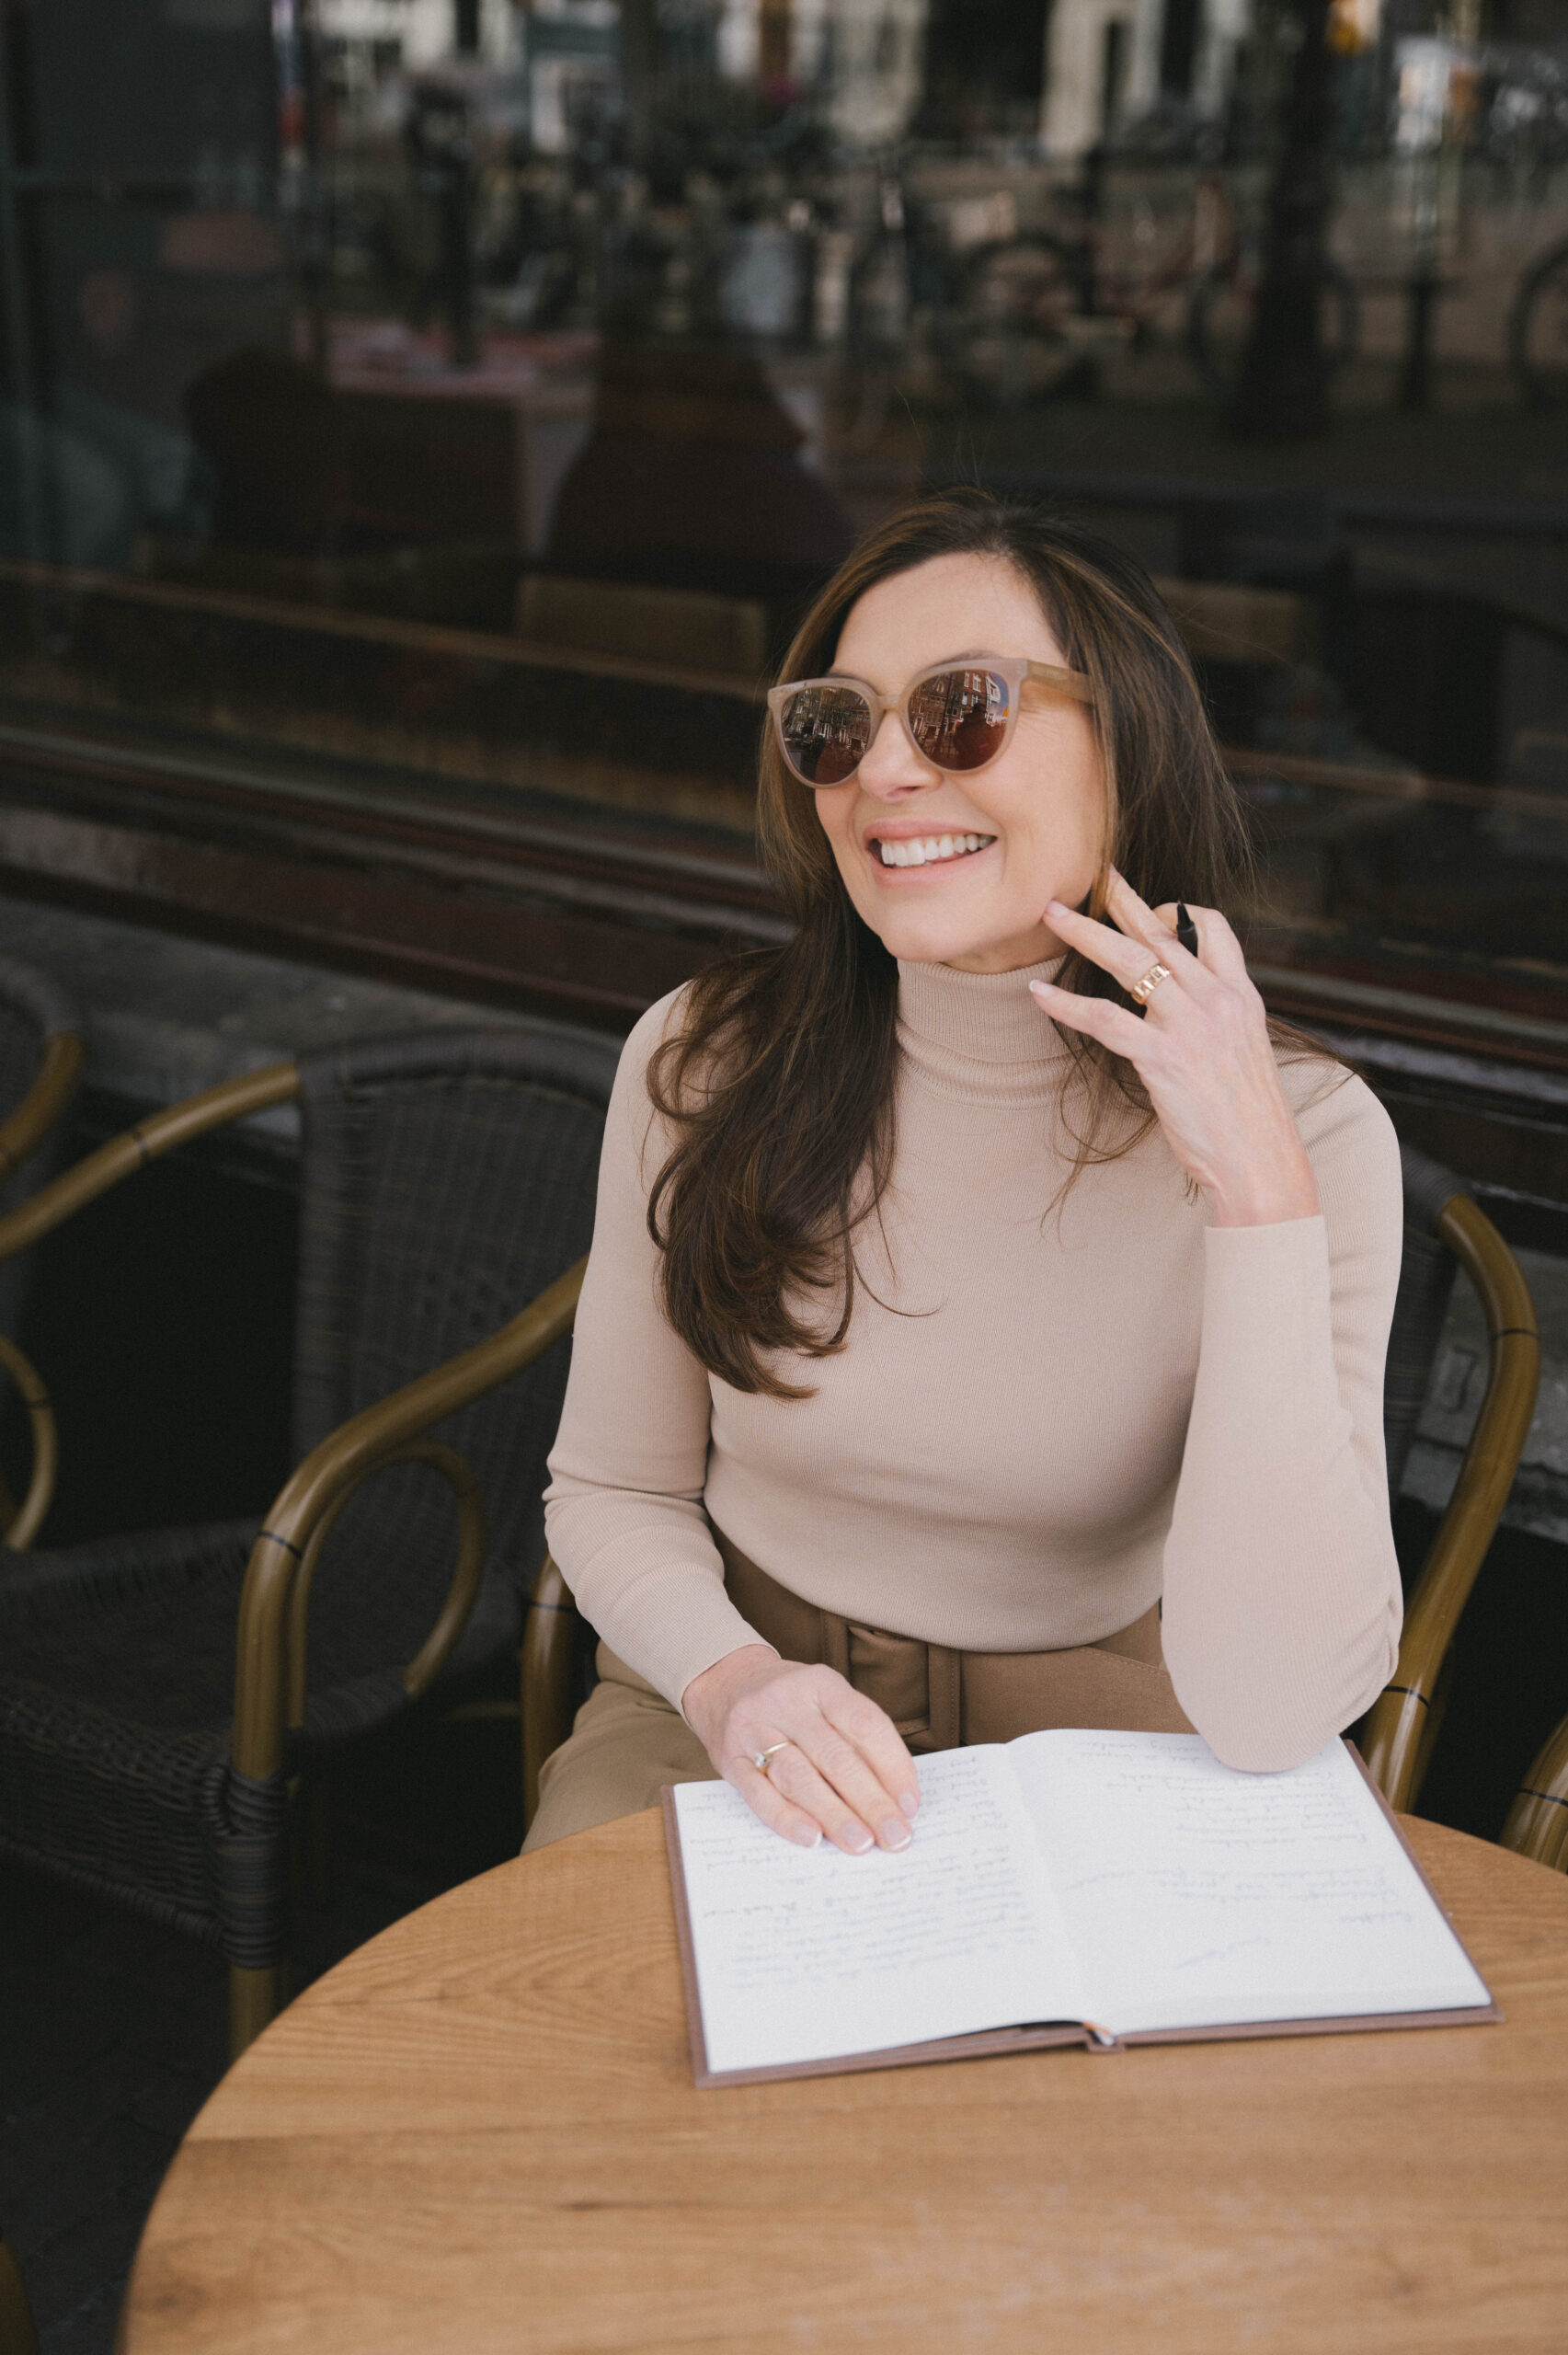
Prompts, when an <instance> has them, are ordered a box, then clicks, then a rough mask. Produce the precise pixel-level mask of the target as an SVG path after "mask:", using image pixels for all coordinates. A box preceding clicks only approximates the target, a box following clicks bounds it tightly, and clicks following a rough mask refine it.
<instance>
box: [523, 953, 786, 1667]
mask: <svg viewBox="0 0 1568 2355" xmlns="http://www.w3.org/2000/svg"><path fill="white" fill-rule="evenodd" d="M678 1000H679V993H677V994H676V995H675V996H674V997H670V998H664V999H662V1000H661V1001H660V1002H659V1004H658V1005H655V1006H651V1007H650V1008H649V1010H648V1012H647V1014H645V1015H644V1017H643V1018H642V1020H641V1021H640V1022H639V1023H638V1024H637V1027H636V1028H635V1030H634V1031H633V1032H632V1034H631V1037H630V1038H629V1039H628V1040H627V1041H626V1045H625V1049H624V1052H623V1054H622V1057H621V1064H620V1069H619V1071H618V1072H617V1074H616V1077H615V1086H614V1091H613V1094H612V1097H611V1103H610V1112H609V1117H608V1119H607V1120H606V1122H605V1127H604V1147H603V1152H602V1155H601V1160H600V1167H599V1199H598V1207H597V1209H596V1212H595V1214H594V1227H593V1248H592V1251H591V1252H590V1253H589V1263H588V1275H587V1278H586V1280H585V1281H584V1284H583V1290H582V1300H581V1302H580V1304H579V1305H578V1314H577V1323H576V1327H575V1330H574V1336H573V1340H572V1365H571V1373H570V1375H569V1377H568V1379H567V1396H566V1403H565V1407H564V1408H563V1411H562V1415H561V1427H560V1430H559V1431H558V1432H557V1434H556V1439H555V1447H554V1448H553V1450H552V1451H551V1454H550V1474H551V1480H550V1486H549V1488H547V1489H546V1490H545V1492H544V1528H545V1534H546V1536H547V1538H548V1540H549V1545H550V1551H551V1553H552V1554H553V1555H554V1557H555V1560H556V1562H557V1563H558V1564H559V1566H560V1568H561V1571H562V1574H563V1576H564V1577H565V1579H566V1581H567V1585H568V1586H569V1587H570V1589H571V1591H572V1593H573V1596H574V1597H575V1599H576V1601H577V1603H578V1608H579V1610H580V1611H581V1612H582V1613H583V1614H584V1616H585V1617H586V1618H588V1619H589V1621H590V1622H591V1623H592V1625H593V1626H595V1627H596V1628H597V1629H598V1631H599V1633H600V1634H601V1636H602V1637H604V1640H605V1642H606V1643H607V1644H608V1645H609V1646H610V1648H611V1649H612V1651H614V1652H617V1653H619V1654H620V1655H621V1656H622V1657H623V1658H624V1659H625V1660H627V1661H629V1662H630V1664H631V1665H632V1666H633V1667H634V1668H635V1669H636V1670H637V1671H638V1672H639V1674H641V1675H643V1676H646V1677H647V1679H648V1681H649V1682H650V1683H653V1684H656V1685H657V1686H658V1689H659V1691H660V1692H661V1693H662V1694H664V1695H665V1697H666V1698H667V1699H668V1700H670V1701H672V1702H673V1703H674V1704H675V1705H676V1706H680V1700H681V1694H682V1692H683V1691H684V1690H685V1688H686V1686H687V1685H688V1684H689V1683H691V1681H692V1677H693V1676H696V1675H697V1674H699V1673H700V1672H701V1671H702V1670H703V1669H704V1668H709V1667H711V1666H712V1665H713V1663H714V1661H715V1660H722V1659H723V1657H724V1656H725V1654H726V1653H727V1652H732V1651H734V1650H736V1649H737V1648H738V1647H739V1646H740V1645H742V1644H754V1643H757V1642H760V1641H761V1638H760V1637H758V1636H757V1635H756V1634H755V1633H754V1632H753V1630H752V1629H751V1628H750V1627H749V1626H748V1625H747V1623H746V1621H745V1620H744V1619H743V1618H742V1617H741V1616H740V1614H739V1613H738V1611H737V1610H736V1609H735V1606H734V1605H733V1603H730V1601H729V1600H728V1597H727V1595H726V1593H725V1591H724V1568H723V1565H722V1563H721V1562H720V1560H719V1557H718V1551H717V1548H716V1547H715V1545H714V1542H713V1539H712V1537H711V1535H710V1534H709V1532H708V1523H707V1519H706V1516H705V1515H704V1511H703V1503H702V1499H703V1489H704V1483H705V1481H706V1478H707V1467H708V1443H709V1425H710V1416H711V1403H712V1402H711V1396H710V1393H709V1388H708V1376H707V1372H706V1369H705V1368H704V1366H703V1365H702V1364H700V1363H699V1361H698V1360H697V1359H696V1358H694V1357H693V1356H692V1352H691V1350H689V1349H687V1347H686V1345H685V1343H684V1342H683V1341H681V1339H680V1338H678V1337H677V1336H676V1334H675V1333H674V1332H673V1331H672V1330H671V1328H670V1324H669V1322H668V1320H667V1318H666V1316H665V1315H664V1311H663V1307H662V1304H661V1303H660V1301H659V1298H658V1250H657V1248H656V1246H655V1245H654V1243H653V1240H652V1238H651V1236H650V1235H649V1234H648V1231H647V1193H648V1188H649V1187H650V1185H651V1184H652V1182H653V1179H654V1178H655V1177H656V1176H657V1175H658V1168H659V1166H660V1163H661V1162H662V1160H663V1158H664V1155H665V1154H666V1153H667V1152H668V1150H669V1140H668V1138H667V1137H666V1136H665V1135H664V1133H663V1132H662V1128H661V1126H659V1125H657V1124H656V1120H655V1115H654V1113H653V1110H652V1108H651V1106H650V1105H649V1102H648V1097H647V1064H648V1060H649V1057H650V1056H651V1055H652V1053H653V1051H654V1049H655V1048H656V1047H657V1046H658V1043H659V1040H661V1038H662V1037H663V1036H664V1035H665V1028H666V1024H667V1023H668V1022H669V1021H670V1018H671V1016H672V1013H673V1011H674V1009H675V1007H676V1005H677V1004H678Z"/></svg>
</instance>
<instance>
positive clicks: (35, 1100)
mask: <svg viewBox="0 0 1568 2355" xmlns="http://www.w3.org/2000/svg"><path fill="white" fill-rule="evenodd" d="M86 1052H87V1050H86V1041H85V1040H82V1039H81V1038H79V1037H78V1036H77V1034H76V1032H75V1031H74V1030H57V1031H56V1032H55V1033H54V1036H53V1037H52V1039H46V1040H45V1041H44V1048H43V1055H42V1059H41V1061H40V1064H39V1069H38V1077H37V1078H36V1079H35V1080H34V1081H33V1084H32V1086H30V1087H29V1090H28V1092H27V1094H26V1095H25V1096H24V1097H23V1098H22V1100H21V1102H20V1103H19V1104H18V1105H17V1109H16V1110H15V1111H14V1112H13V1113H12V1114H11V1117H10V1119H9V1120H0V1183H4V1181H5V1180H6V1178H7V1177H10V1176H11V1175H12V1174H13V1172H14V1171H16V1170H17V1169H20V1168H21V1166H22V1165H23V1163H24V1162H28V1161H30V1160H31V1159H32V1156H33V1155H34V1154H35V1153H36V1152H37V1151H38V1149H39V1147H40V1144H41V1143H43V1141H44V1139H45V1137H46V1136H48V1134H49V1132H50V1131H51V1130H52V1128H53V1126H54V1124H55V1122H56V1121H57V1120H59V1119H60V1118H61V1117H62V1115H63V1113H64V1112H65V1110H66V1109H67V1108H68V1107H69V1105H70V1102H71V1098H72V1097H74V1095H75V1093H76V1082H77V1081H78V1080H79V1079H80V1077H81V1075H82V1064H83V1063H84V1061H85V1060H86Z"/></svg>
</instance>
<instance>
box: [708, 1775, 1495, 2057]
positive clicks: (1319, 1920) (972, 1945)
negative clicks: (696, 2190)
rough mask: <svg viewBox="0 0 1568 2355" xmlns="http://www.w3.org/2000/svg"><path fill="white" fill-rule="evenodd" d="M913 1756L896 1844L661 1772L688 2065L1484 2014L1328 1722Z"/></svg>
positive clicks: (1466, 1965) (1447, 1932)
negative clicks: (1317, 1732)
mask: <svg viewBox="0 0 1568 2355" xmlns="http://www.w3.org/2000/svg"><path fill="white" fill-rule="evenodd" d="M920 1780H921V1811H920V1816H919V1819H918V1821H917V1823H916V1826H915V1837H914V1840H913V1843H912V1844H911V1845H910V1847H908V1848H907V1849H905V1850H903V1852H902V1853H901V1854H899V1855H885V1854H883V1853H882V1852H881V1851H880V1850H874V1851H873V1852H872V1853H871V1854H870V1855H865V1856H845V1855H841V1853H840V1852H839V1851H838V1850H837V1849H836V1848H833V1847H830V1845H829V1844H827V1843H826V1842H823V1843H822V1844H821V1845H820V1846H819V1847H817V1848H815V1849H801V1848H795V1847H792V1846H791V1845H789V1844H788V1843H787V1842H785V1841H784V1840H781V1839H779V1838H778V1837H777V1835H776V1834H775V1833H773V1832H769V1831H767V1830H766V1829H765V1828H764V1827H763V1826H762V1825H761V1823H759V1822H758V1821H757V1819H756V1817H755V1816H753V1815H752V1814H751V1812H750V1809H748V1808H747V1806H746V1804H745V1802H744V1800H743V1799H741V1798H739V1797H738V1794H737V1793H736V1792H734V1791H732V1790H731V1789H730V1787H729V1786H728V1785H727V1783H684V1784H681V1786H679V1787H677V1788H674V1789H670V1790H666V1792H665V1793H664V1809H665V1831H666V1836H667V1841H668V1845H669V1851H670V1874H671V1878H672V1880H673V1883H674V1890H675V1910H676V1916H677V1921H678V1925H679V1929H680V1935H681V1958H682V1962H683V1966H684V1970H685V1976H686V2000H687V2008H688V2013H689V2016H690V2020H691V2028H692V2056H693V2062H694V2065H695V2070H696V2076H697V2082H698V2083H699V2085H719V2084H732V2083H736V2082H739V2081H745V2080H749V2079H753V2078H763V2077H776V2076H794V2075H806V2074H825V2073H828V2072H831V2071H835V2070H846V2069H869V2068H885V2067H889V2066H892V2065H895V2064H897V2063H901V2062H910V2061H936V2060H947V2059H959V2058H964V2057H967V2056H969V2055H971V2054H974V2053H980V2052H1001V2051H1015V2050H1019V2049H1021V2048H1024V2047H1026V2046H1032V2045H1046V2044H1066V2043H1075V2044H1082V2043H1088V2044H1090V2045H1091V2046H1092V2047H1094V2048H1096V2049H1099V2050H1103V2051H1109V2050H1113V2049H1114V2048H1115V2047H1116V2046H1118V2045H1120V2044H1124V2043H1127V2044H1135V2043H1166V2042H1173V2041H1178V2040H1185V2039H1197V2038H1206V2037H1217V2036H1218V2037H1231V2036H1282V2035H1302V2034H1309V2033H1311V2032H1312V2031H1314V2030H1316V2031H1323V2030H1327V2029H1331V2028H1334V2029H1343V2028H1422V2027H1433V2026H1436V2025H1438V2024H1440V2023H1444V2024H1447V2023H1455V2022H1459V2021H1464V2022H1471V2021H1479V2020H1494V2019H1498V2018H1500V2017H1501V2014H1500V2013H1499V2012H1498V2010H1497V2008H1496V2006H1495V2005H1494V2003H1493V2002H1492V1999H1491V1996H1490V1995H1489V1993H1488V1992H1487V1990H1486V1987H1485V1986H1484V1984H1483V1983H1482V1980H1481V1978H1480V1977H1479V1975H1478V1973H1477V1972H1476V1970H1475V1968H1474V1966H1473V1964H1472V1963H1471V1960H1470V1958H1469V1956H1468V1955H1467V1954H1466V1953H1465V1950H1464V1948H1463V1947H1461V1946H1460V1944H1459V1939H1458V1938H1457V1937H1456V1936H1455V1934H1454V1932H1453V1930H1452V1928H1451V1927H1450V1926H1449V1924H1448V1919H1447V1917H1446V1915H1445V1914H1444V1913H1443V1911H1442V1909H1441V1907H1440V1906H1439V1905H1438V1903H1437V1901H1436V1898H1435V1897H1434V1895H1433V1894H1432V1891H1431V1890H1430V1888H1429V1887H1428V1886H1427V1883H1426V1881H1425V1878H1424V1877H1423V1875H1422V1872H1421V1869H1420V1867H1419V1866H1418V1865H1417V1864H1416V1862H1415V1859H1414V1857H1413V1855H1411V1853H1410V1850H1409V1849H1408V1847H1407V1846H1406V1845H1405V1843H1404V1839H1403V1836H1402V1833H1401V1832H1400V1830H1399V1827H1398V1825H1397V1823H1396V1822H1395V1821H1394V1818H1393V1816H1392V1815H1391V1813H1390V1811H1389V1809H1387V1807H1386V1806H1385V1805H1384V1803H1383V1801H1382V1798H1380V1796H1379V1793H1378V1792H1377V1791H1376V1790H1375V1789H1374V1787H1373V1786H1372V1785H1371V1783H1370V1782H1369V1781H1368V1778H1367V1776H1366V1774H1365V1772H1364V1771H1363V1769H1362V1767H1361V1765H1360V1762H1359V1761H1358V1760H1357V1759H1356V1755H1355V1753H1354V1752H1352V1751H1350V1750H1347V1749H1346V1747H1345V1743H1344V1742H1342V1741H1332V1742H1330V1743H1329V1744H1328V1746H1327V1747H1326V1748H1325V1749H1324V1750H1322V1751H1321V1752H1319V1754H1318V1755H1317V1757H1315V1758H1313V1759H1310V1760H1309V1762H1308V1763H1307V1764H1306V1765H1304V1766H1298V1767H1296V1768H1294V1769H1293V1770H1292V1771H1291V1772H1290V1773H1288V1774H1282V1775H1241V1774H1237V1773H1235V1772H1233V1771H1232V1770H1231V1769H1230V1767H1226V1766H1222V1765H1221V1764H1220V1763H1219V1760H1218V1759H1217V1758H1216V1757H1215V1756H1214V1753H1213V1752H1212V1751H1210V1750H1209V1749H1208V1747H1207V1744H1206V1743H1205V1742H1203V1741H1202V1740H1199V1739H1198V1737H1197V1736H1196V1734H1174V1733H1098V1732H1053V1733H1032V1734H1025V1735H1024V1737H1023V1739H1022V1740H1018V1741H1013V1742H1009V1743H1007V1744H1006V1745H1005V1746H991V1747H978V1748H976V1749H972V1750H952V1751H944V1752H940V1753H939V1754H937V1755H936V1756H934V1757H929V1758H922V1759H921V1762H920Z"/></svg>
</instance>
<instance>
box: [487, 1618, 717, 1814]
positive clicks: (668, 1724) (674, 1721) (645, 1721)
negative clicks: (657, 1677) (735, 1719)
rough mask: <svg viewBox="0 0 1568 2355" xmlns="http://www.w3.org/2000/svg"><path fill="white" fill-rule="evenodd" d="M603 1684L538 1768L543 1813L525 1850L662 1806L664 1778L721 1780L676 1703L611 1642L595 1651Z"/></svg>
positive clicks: (590, 1695)
mask: <svg viewBox="0 0 1568 2355" xmlns="http://www.w3.org/2000/svg"><path fill="white" fill-rule="evenodd" d="M595 1658H596V1660H597V1663H598V1668H599V1683H597V1684H596V1685H595V1686H594V1688H593V1691H592V1692H591V1693H590V1694H589V1696H588V1699H587V1700H586V1701H585V1702H584V1703H583V1705H582V1707H581V1708H580V1709H579V1710H578V1714H577V1722H576V1724H575V1725H574V1726H573V1728H572V1730H571V1733H570V1735H569V1736H568V1737H567V1740H565V1741H564V1742H563V1743H562V1744H561V1747H560V1748H559V1750H556V1751H553V1752H551V1754H550V1756H549V1757H548V1758H547V1759H546V1760H545V1761H544V1765H543V1766H542V1767H541V1769H540V1773H539V1811H538V1813H537V1814H536V1815H535V1817H534V1819H533V1821H532V1823H531V1824H530V1825H529V1827H528V1837H527V1839H526V1840H525V1841H524V1842H523V1844H522V1847H523V1854H524V1855H527V1854H528V1853H529V1851H530V1850H531V1849H533V1848H543V1847H544V1845H545V1844H546V1843H547V1842H549V1841H551V1840H565V1839H566V1838H567V1836H568V1834H569V1833H571V1832H588V1831H589V1830H591V1828H592V1827H593V1825H594V1824H596V1823H613V1822H614V1821H616V1819H617V1817H619V1816H623V1815H636V1814H638V1813H640V1811H641V1810H642V1809H644V1808H645V1807H657V1806H658V1795H659V1793H660V1791H661V1790H662V1789H663V1788H664V1786H665V1785H666V1783H716V1782H717V1781H718V1779H719V1778H718V1775H716V1774H715V1770H714V1765H713V1762H712V1760H711V1759H710V1758H709V1756H708V1753H707V1752H706V1751H705V1750H704V1748H703V1745H702V1743H701V1742H700V1741H699V1740H697V1737H696V1735H695V1734H694V1733H693V1732H692V1729H691V1727H690V1726H689V1725H688V1724H687V1723H686V1720H685V1718H684V1717H682V1716H681V1712H680V1710H679V1709H673V1708H671V1707H670V1703H669V1702H668V1701H667V1700H666V1699H665V1697H664V1695H663V1694H662V1693H659V1692H656V1691H655V1689H654V1687H653V1686H652V1685H651V1684H650V1683H648V1682H647V1678H646V1677H643V1676H639V1675H638V1674H637V1671H636V1670H635V1668H628V1667H627V1666H626V1663H625V1661H624V1660H617V1659H616V1657H615V1655H614V1653H613V1652H612V1650H611V1648H610V1647H609V1645H608V1644H601V1645H600V1647H599V1650H598V1652H597V1654H596V1655H595Z"/></svg>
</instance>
